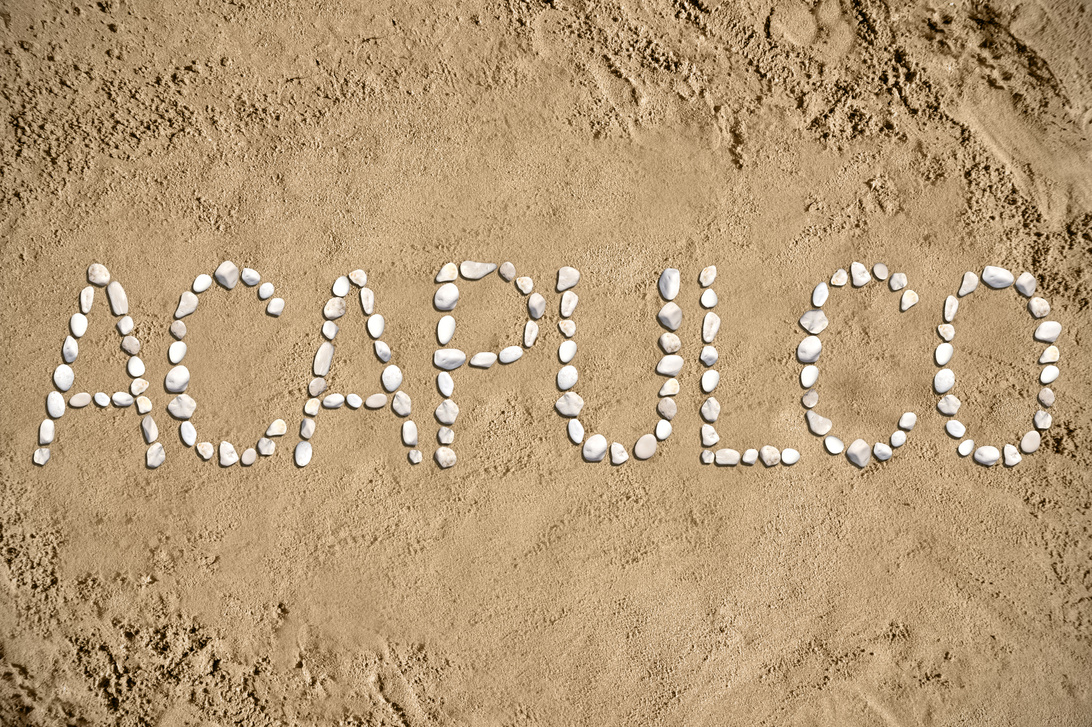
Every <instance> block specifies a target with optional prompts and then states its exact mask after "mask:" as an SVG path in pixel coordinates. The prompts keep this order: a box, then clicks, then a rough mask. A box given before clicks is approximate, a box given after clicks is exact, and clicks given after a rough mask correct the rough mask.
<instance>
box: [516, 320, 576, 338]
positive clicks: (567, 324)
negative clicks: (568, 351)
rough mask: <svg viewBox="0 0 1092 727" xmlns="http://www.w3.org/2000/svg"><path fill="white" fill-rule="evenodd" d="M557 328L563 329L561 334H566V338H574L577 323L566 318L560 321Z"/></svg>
mask: <svg viewBox="0 0 1092 727" xmlns="http://www.w3.org/2000/svg"><path fill="white" fill-rule="evenodd" d="M528 322H530V321H528ZM557 329H558V330H559V331H561V335H563V336H565V338H572V337H573V334H574V333H576V324H575V323H573V322H572V321H570V320H568V319H565V320H563V321H559V322H558V324H557Z"/></svg>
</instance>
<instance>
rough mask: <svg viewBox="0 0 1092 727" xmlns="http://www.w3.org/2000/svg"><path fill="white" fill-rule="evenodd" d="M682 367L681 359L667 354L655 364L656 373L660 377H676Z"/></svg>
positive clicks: (675, 355)
mask: <svg viewBox="0 0 1092 727" xmlns="http://www.w3.org/2000/svg"><path fill="white" fill-rule="evenodd" d="M682 367H683V357H682V356H679V355H677V354H668V355H666V356H664V357H662V358H661V359H660V361H659V363H657V364H656V373H658V374H660V375H661V376H676V375H678V373H679V372H680V371H682Z"/></svg>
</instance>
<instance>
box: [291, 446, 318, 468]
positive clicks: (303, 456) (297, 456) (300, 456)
mask: <svg viewBox="0 0 1092 727" xmlns="http://www.w3.org/2000/svg"><path fill="white" fill-rule="evenodd" d="M313 452H314V450H313V449H312V448H311V443H310V442H300V443H299V444H297V445H296V450H295V452H294V453H293V459H294V460H295V461H296V466H297V467H306V466H307V465H308V464H310V463H311V455H312V453H313Z"/></svg>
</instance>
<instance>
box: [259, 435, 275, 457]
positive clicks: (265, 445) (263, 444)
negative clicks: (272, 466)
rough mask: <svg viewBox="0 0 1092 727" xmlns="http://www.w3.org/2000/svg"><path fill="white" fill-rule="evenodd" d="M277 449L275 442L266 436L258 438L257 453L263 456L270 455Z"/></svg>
mask: <svg viewBox="0 0 1092 727" xmlns="http://www.w3.org/2000/svg"><path fill="white" fill-rule="evenodd" d="M276 451H277V443H276V442H274V441H273V440H272V439H270V438H268V437H262V438H261V439H259V440H258V454H260V455H262V456H263V457H270V456H272V455H273V453H274V452H276Z"/></svg>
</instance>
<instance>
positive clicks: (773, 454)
mask: <svg viewBox="0 0 1092 727" xmlns="http://www.w3.org/2000/svg"><path fill="white" fill-rule="evenodd" d="M758 458H759V459H760V460H762V464H764V465H766V466H767V467H775V466H777V465H779V464H781V452H780V450H778V449H777V447H771V446H770V445H768V444H766V445H764V446H762V447H761V448H759V450H758Z"/></svg>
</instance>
